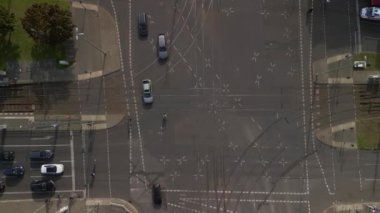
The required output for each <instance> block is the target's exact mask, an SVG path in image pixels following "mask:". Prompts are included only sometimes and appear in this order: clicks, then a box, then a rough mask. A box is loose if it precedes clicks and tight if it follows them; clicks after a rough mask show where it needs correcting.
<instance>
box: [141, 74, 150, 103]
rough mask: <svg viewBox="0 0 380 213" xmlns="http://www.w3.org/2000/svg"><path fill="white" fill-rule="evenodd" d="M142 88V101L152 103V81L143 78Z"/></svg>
mask: <svg viewBox="0 0 380 213" xmlns="http://www.w3.org/2000/svg"><path fill="white" fill-rule="evenodd" d="M142 88H143V94H142V96H143V101H144V103H145V104H151V103H153V95H152V81H151V80H150V79H145V80H143V81H142Z"/></svg>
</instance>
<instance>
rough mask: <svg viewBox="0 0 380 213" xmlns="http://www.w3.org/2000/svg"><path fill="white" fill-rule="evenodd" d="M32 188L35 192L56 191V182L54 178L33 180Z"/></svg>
mask: <svg viewBox="0 0 380 213" xmlns="http://www.w3.org/2000/svg"><path fill="white" fill-rule="evenodd" d="M30 189H31V190H32V191H33V192H52V191H55V183H54V181H52V180H33V181H32V182H31V183H30Z"/></svg>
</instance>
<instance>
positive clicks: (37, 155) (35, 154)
mask: <svg viewBox="0 0 380 213" xmlns="http://www.w3.org/2000/svg"><path fill="white" fill-rule="evenodd" d="M53 156H54V152H53V151H51V150H43V151H32V152H30V153H29V158H30V160H32V161H48V160H50V159H51V158H52V157H53Z"/></svg>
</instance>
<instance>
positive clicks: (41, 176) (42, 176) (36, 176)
mask: <svg viewBox="0 0 380 213" xmlns="http://www.w3.org/2000/svg"><path fill="white" fill-rule="evenodd" d="M30 177H31V178H44V177H45V176H44V175H30ZM46 177H47V176H46ZM57 177H59V178H71V177H72V175H61V176H59V175H57Z"/></svg>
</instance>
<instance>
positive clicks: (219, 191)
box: [162, 189, 308, 196]
mask: <svg viewBox="0 0 380 213" xmlns="http://www.w3.org/2000/svg"><path fill="white" fill-rule="evenodd" d="M162 191H163V192H168V193H211V194H262V195H268V194H272V195H291V196H298V195H307V194H308V193H306V192H265V191H230V190H217V191H215V190H187V189H163V190H162Z"/></svg>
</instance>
